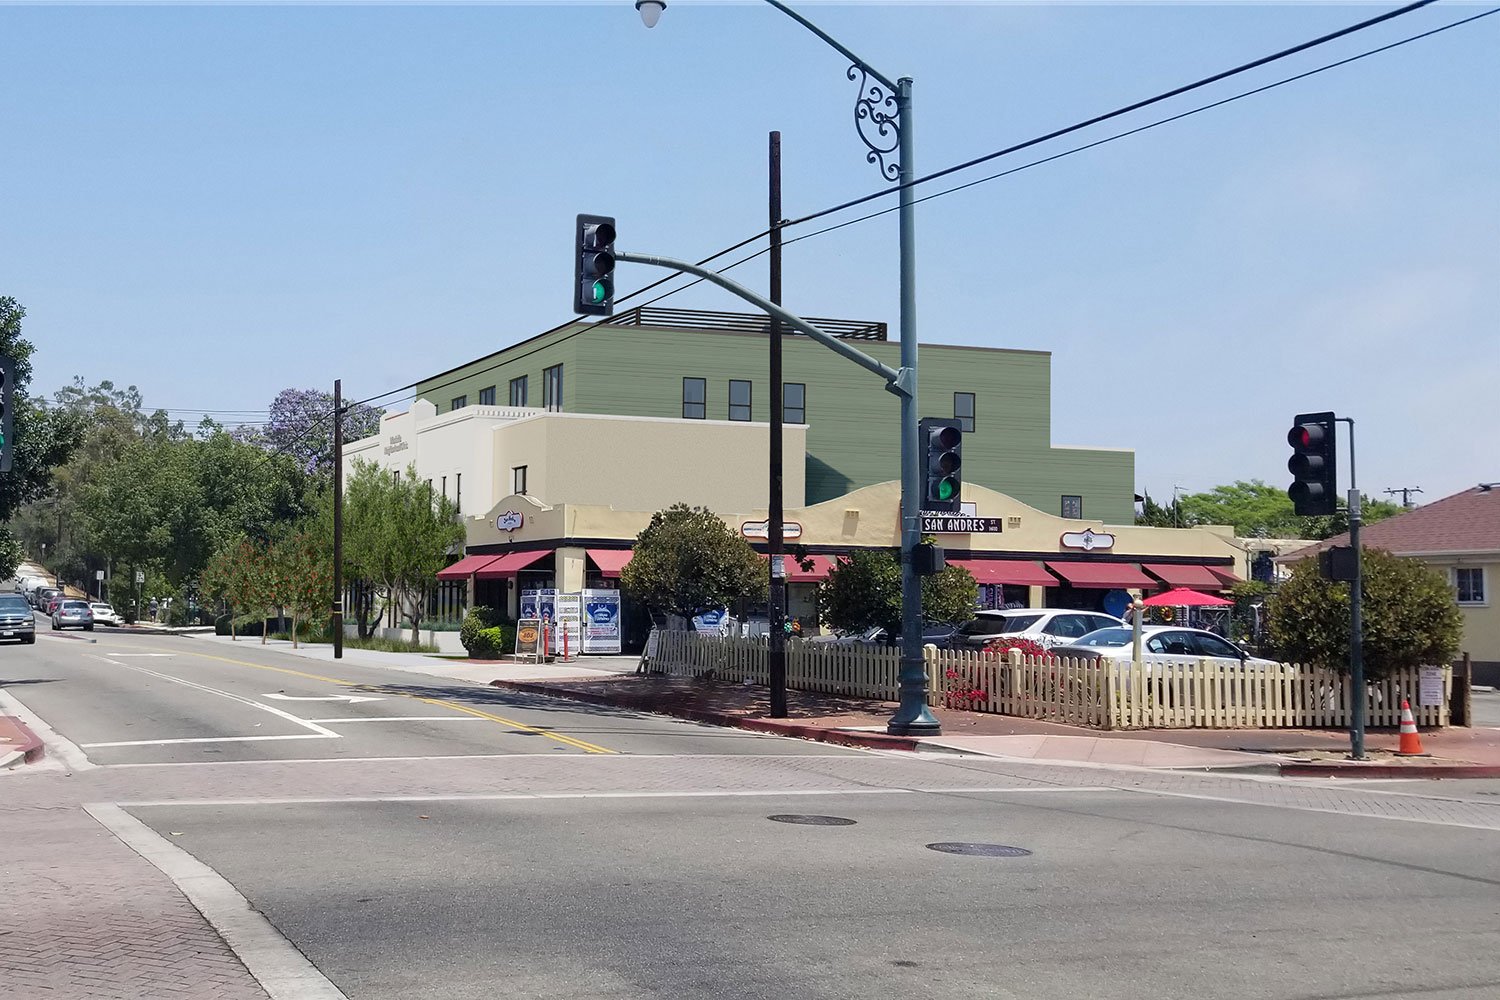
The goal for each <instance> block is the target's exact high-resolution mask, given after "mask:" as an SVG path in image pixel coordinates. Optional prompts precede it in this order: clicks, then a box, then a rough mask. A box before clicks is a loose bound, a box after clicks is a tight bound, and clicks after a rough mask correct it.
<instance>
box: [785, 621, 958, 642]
mask: <svg viewBox="0 0 1500 1000" xmlns="http://www.w3.org/2000/svg"><path fill="white" fill-rule="evenodd" d="M957 631H958V626H956V625H934V624H932V623H931V622H928V623H926V624H924V625H923V626H922V645H924V646H927V645H933V646H938V647H943V646H945V645H946V644H947V642H948V640H950V639H952V638H953V634H954V633H955V632H957ZM811 641H812V642H816V643H832V644H834V645H838V646H889V645H899V644H900V642H901V637H900V636H896V637H894V638H892V637H891V634H890V633H889V632H887V631H886V630H885V629H884V628H882V627H880V626H879V625H877V626H875V627H874V628H867V629H865V630H864V631H863V632H854V633H851V634H849V635H820V636H817V637H815V638H814V639H812V640H811Z"/></svg>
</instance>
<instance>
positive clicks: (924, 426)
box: [917, 417, 964, 514]
mask: <svg viewBox="0 0 1500 1000" xmlns="http://www.w3.org/2000/svg"><path fill="white" fill-rule="evenodd" d="M917 440H918V441H919V442H921V445H922V447H923V448H924V449H925V451H926V460H925V461H924V462H923V468H924V470H925V482H926V486H925V488H924V489H923V491H922V509H923V510H929V511H934V512H936V513H943V514H957V513H958V511H959V509H960V501H961V499H962V496H963V465H964V459H963V448H964V432H963V431H962V430H961V429H960V428H959V423H958V421H957V420H947V419H943V418H940V417H923V418H922V420H921V421H920V423H919V424H918V425H917Z"/></svg>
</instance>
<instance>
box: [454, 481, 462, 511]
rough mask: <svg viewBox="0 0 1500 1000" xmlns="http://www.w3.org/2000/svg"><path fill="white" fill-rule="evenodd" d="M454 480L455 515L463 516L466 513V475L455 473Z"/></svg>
mask: <svg viewBox="0 0 1500 1000" xmlns="http://www.w3.org/2000/svg"><path fill="white" fill-rule="evenodd" d="M453 478H454V483H453V513H455V514H462V513H463V512H464V474H463V473H462V472H455V473H454V474H453Z"/></svg>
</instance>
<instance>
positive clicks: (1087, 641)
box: [1052, 625, 1276, 669]
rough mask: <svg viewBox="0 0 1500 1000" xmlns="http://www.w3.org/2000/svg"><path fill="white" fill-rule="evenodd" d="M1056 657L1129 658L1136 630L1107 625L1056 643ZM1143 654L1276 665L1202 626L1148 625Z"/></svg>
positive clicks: (1190, 660)
mask: <svg viewBox="0 0 1500 1000" xmlns="http://www.w3.org/2000/svg"><path fill="white" fill-rule="evenodd" d="M1052 652H1053V654H1054V655H1057V656H1076V657H1087V658H1094V657H1102V658H1105V659H1111V660H1129V659H1130V658H1131V656H1133V655H1134V652H1135V647H1134V633H1133V632H1132V630H1131V629H1130V628H1129V627H1128V626H1126V627H1121V628H1105V629H1100V630H1099V631H1097V632H1090V633H1089V634H1088V635H1086V636H1084V637H1083V638H1081V639H1079V640H1078V641H1076V642H1073V643H1071V644H1069V645H1067V646H1053V647H1052ZM1141 656H1142V657H1143V658H1149V659H1150V660H1151V661H1153V662H1158V663H1159V662H1163V661H1165V662H1168V663H1197V662H1198V661H1199V660H1203V659H1209V660H1232V661H1234V662H1236V663H1240V664H1243V665H1244V666H1247V667H1253V668H1257V669H1263V668H1265V667H1274V666H1275V665H1276V662H1275V661H1274V660H1262V659H1260V658H1259V657H1256V656H1251V655H1250V654H1249V653H1247V652H1245V651H1244V650H1243V649H1241V648H1240V647H1238V646H1236V645H1235V644H1234V643H1232V642H1230V641H1229V640H1228V639H1224V638H1222V637H1220V636H1217V635H1214V634H1213V633H1212V632H1208V631H1205V630H1203V629H1201V628H1178V627H1176V626H1172V625H1147V626H1145V627H1144V628H1142V629H1141Z"/></svg>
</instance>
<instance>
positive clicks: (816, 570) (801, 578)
mask: <svg viewBox="0 0 1500 1000" xmlns="http://www.w3.org/2000/svg"><path fill="white" fill-rule="evenodd" d="M808 563H809V564H811V566H812V569H810V570H809V569H803V568H802V566H801V564H800V563H798V562H797V560H796V559H793V558H792V557H791V556H787V557H786V582H787V583H816V582H817V581H819V580H826V579H828V574H829V573H831V572H833V557H832V556H808Z"/></svg>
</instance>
